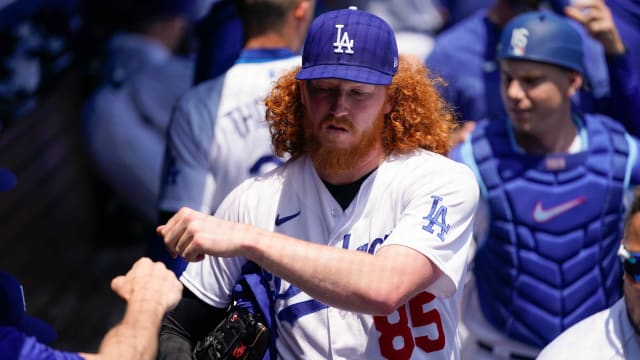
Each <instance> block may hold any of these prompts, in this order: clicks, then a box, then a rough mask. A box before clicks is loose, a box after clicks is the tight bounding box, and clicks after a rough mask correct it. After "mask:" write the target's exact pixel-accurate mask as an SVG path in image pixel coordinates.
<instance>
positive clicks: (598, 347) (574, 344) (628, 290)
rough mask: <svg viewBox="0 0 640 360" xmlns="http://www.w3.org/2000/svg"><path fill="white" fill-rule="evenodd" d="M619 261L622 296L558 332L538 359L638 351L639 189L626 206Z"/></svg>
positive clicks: (627, 356) (620, 356) (626, 354)
mask: <svg viewBox="0 0 640 360" xmlns="http://www.w3.org/2000/svg"><path fill="white" fill-rule="evenodd" d="M618 255H619V256H620V259H621V260H622V264H623V268H624V275H623V278H622V280H623V292H624V297H623V298H621V299H620V300H618V301H616V303H615V304H614V305H613V306H612V307H610V308H608V309H606V310H603V311H601V312H599V313H597V314H594V315H592V316H590V317H588V318H586V319H584V320H582V321H580V322H579V323H577V324H575V325H574V326H572V327H570V328H569V329H567V330H566V331H565V332H563V333H562V334H560V336H558V337H557V338H556V339H555V340H553V341H552V342H551V343H550V344H549V345H547V346H546V347H545V348H544V349H543V350H542V352H541V353H540V356H539V357H538V359H541V360H544V359H549V360H553V359H566V358H576V359H634V358H636V357H638V355H639V354H640V192H639V191H638V190H636V193H635V197H634V199H633V202H632V204H631V206H630V209H629V214H628V215H627V218H626V222H625V232H624V239H623V240H622V243H621V244H620V248H619V249H618Z"/></svg>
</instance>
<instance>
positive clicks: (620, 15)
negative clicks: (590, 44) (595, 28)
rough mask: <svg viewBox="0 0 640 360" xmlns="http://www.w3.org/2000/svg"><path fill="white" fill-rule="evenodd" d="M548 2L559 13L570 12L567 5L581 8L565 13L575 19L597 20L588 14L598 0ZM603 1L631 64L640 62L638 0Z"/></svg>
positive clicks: (558, 0)
mask: <svg viewBox="0 0 640 360" xmlns="http://www.w3.org/2000/svg"><path fill="white" fill-rule="evenodd" d="M548 2H549V6H550V7H551V8H553V10H554V11H557V12H558V13H559V14H564V13H566V12H567V11H569V12H571V10H570V9H567V7H571V8H573V9H576V10H580V8H582V10H583V11H578V12H575V11H573V14H571V15H570V14H568V13H567V15H568V16H571V17H576V18H577V19H576V20H578V21H580V22H582V21H594V20H597V19H593V18H589V16H590V15H592V14H590V13H591V12H592V11H591V9H590V8H593V7H597V6H599V4H598V3H599V1H593V0H549V1H548ZM605 3H606V5H607V7H608V8H609V10H611V15H612V16H613V21H614V22H615V25H616V28H617V29H618V31H619V32H620V37H621V38H622V42H623V43H624V45H625V51H626V52H628V53H629V56H630V57H631V64H640V50H639V49H640V25H638V24H640V2H638V1H637V0H605ZM572 5H573V6H572ZM596 10H597V9H596ZM602 29H605V28H602Z"/></svg>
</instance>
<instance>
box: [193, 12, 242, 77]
mask: <svg viewBox="0 0 640 360" xmlns="http://www.w3.org/2000/svg"><path fill="white" fill-rule="evenodd" d="M196 36H197V38H198V54H197V59H196V68H195V72H194V81H193V83H194V85H197V84H199V83H201V82H203V81H205V80H208V79H213V78H215V77H217V76H218V75H221V74H222V73H224V72H226V71H227V70H228V69H229V68H230V67H231V66H232V65H233V64H234V63H235V61H236V59H237V58H238V56H239V55H240V51H241V50H242V47H243V45H244V44H243V41H244V40H243V36H244V35H243V30H242V23H241V22H240V18H239V17H238V14H237V11H236V8H235V4H234V1H233V0H222V1H218V2H217V3H215V4H213V5H212V6H211V9H210V10H209V12H208V13H207V15H206V16H205V17H204V18H203V19H202V20H200V21H199V22H198V24H197V25H196Z"/></svg>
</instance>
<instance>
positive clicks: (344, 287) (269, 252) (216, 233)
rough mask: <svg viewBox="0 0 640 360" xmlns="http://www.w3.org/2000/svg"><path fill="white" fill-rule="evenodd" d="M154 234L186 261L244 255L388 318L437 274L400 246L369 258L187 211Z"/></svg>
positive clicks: (325, 295) (333, 298)
mask: <svg viewBox="0 0 640 360" xmlns="http://www.w3.org/2000/svg"><path fill="white" fill-rule="evenodd" d="M159 232H160V234H161V236H163V237H165V244H166V245H167V248H168V249H174V252H175V253H177V254H180V255H181V256H182V257H184V258H185V259H187V260H189V261H198V260H201V259H203V257H204V255H203V254H205V253H206V254H215V255H216V256H222V257H232V256H245V257H247V258H248V259H250V260H252V261H254V262H256V263H257V264H259V265H260V266H262V267H264V268H265V269H267V270H268V271H269V272H271V273H273V274H274V275H276V276H279V277H282V278H285V279H287V280H289V281H290V282H291V283H292V284H295V285H296V286H297V287H299V288H300V289H301V290H303V291H304V292H306V293H308V294H309V295H310V296H312V297H313V298H315V299H317V300H319V301H321V302H323V303H325V304H328V305H331V306H336V307H339V308H342V309H345V310H353V311H358V312H365V313H372V314H387V313H389V312H391V311H393V310H395V309H396V308H397V306H398V305H399V304H402V303H404V302H405V301H406V300H407V298H408V297H410V295H413V294H415V293H417V292H418V291H420V290H423V289H424V288H425V287H426V285H427V284H428V283H429V282H430V281H434V280H435V278H436V277H437V276H439V275H440V272H439V270H438V268H437V267H435V266H433V264H432V263H431V262H430V261H429V260H428V259H427V258H426V257H425V256H423V255H421V254H419V253H417V252H416V251H414V250H411V249H408V248H404V247H401V246H390V247H387V248H386V249H382V250H380V252H379V253H378V254H377V255H376V256H372V255H370V254H368V253H364V252H354V251H347V250H344V249H340V248H334V247H329V246H324V245H319V244H314V243H311V242H308V241H303V240H300V239H296V238H293V237H290V236H287V235H284V234H280V233H275V232H270V231H267V230H264V229H261V228H257V227H254V226H251V225H246V224H240V223H235V222H231V221H226V220H222V219H219V218H216V217H213V216H209V215H206V214H203V213H200V212H197V211H194V210H191V209H188V208H183V209H181V210H180V211H178V213H177V214H176V216H175V217H174V218H172V219H171V220H170V221H169V222H168V223H167V225H164V226H160V227H159ZM285 259H288V260H286V261H285ZM417 268H419V269H422V271H415V269H417ZM347 274H348V276H346V275H347ZM367 280H369V281H367ZM400 294H402V295H400Z"/></svg>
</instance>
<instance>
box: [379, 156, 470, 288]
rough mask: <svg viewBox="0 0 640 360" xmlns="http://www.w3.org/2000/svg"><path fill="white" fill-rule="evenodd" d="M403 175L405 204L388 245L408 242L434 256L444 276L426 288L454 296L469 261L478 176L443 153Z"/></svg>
mask: <svg viewBox="0 0 640 360" xmlns="http://www.w3.org/2000/svg"><path fill="white" fill-rule="evenodd" d="M434 168H438V169H439V171H433V169H434ZM430 169H431V170H430ZM404 181H407V182H406V183H405V184H404V187H405V188H406V190H405V195H404V196H403V197H404V202H405V203H406V206H405V207H404V210H403V212H402V215H401V217H400V220H399V222H398V224H397V225H396V227H395V228H394V229H393V231H392V233H391V234H390V235H389V237H388V238H387V240H386V241H385V242H384V244H383V246H389V245H394V244H396V245H403V246H407V247H410V248H412V249H414V250H416V251H418V252H420V253H422V254H423V255H424V256H426V257H427V258H429V260H430V261H431V262H432V263H433V265H435V266H437V267H438V268H439V269H440V270H441V271H442V273H443V276H441V277H440V278H439V279H437V280H436V281H435V282H434V283H433V284H431V285H430V286H429V287H428V288H427V290H428V291H429V292H431V293H432V294H434V295H436V296H439V297H447V296H451V295H452V294H453V293H455V291H456V290H457V288H458V287H459V285H460V284H461V282H462V279H463V275H464V273H465V270H466V266H467V258H468V254H469V249H470V245H471V241H472V232H473V219H474V214H475V212H476V209H477V206H478V200H479V189H478V184H477V181H476V179H475V176H474V175H473V173H472V172H471V171H470V170H469V169H468V168H467V167H466V166H464V165H462V164H459V163H456V162H454V161H452V160H450V159H446V158H442V159H439V160H438V161H437V162H435V163H431V164H428V163H427V164H423V166H422V170H420V171H414V173H413V174H412V175H411V176H408V177H406V179H405V180H404Z"/></svg>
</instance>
